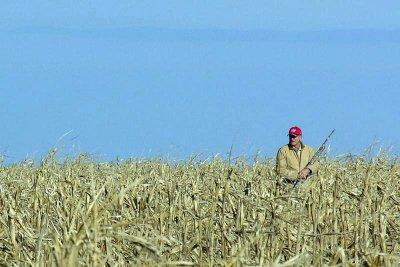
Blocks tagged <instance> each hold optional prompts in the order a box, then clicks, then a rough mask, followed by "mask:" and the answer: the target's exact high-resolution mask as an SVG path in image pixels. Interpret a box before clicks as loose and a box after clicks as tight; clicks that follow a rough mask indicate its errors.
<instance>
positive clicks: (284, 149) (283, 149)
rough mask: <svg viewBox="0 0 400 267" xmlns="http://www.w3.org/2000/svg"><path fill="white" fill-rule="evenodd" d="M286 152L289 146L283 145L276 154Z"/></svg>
mask: <svg viewBox="0 0 400 267" xmlns="http://www.w3.org/2000/svg"><path fill="white" fill-rule="evenodd" d="M286 151H289V145H288V144H286V145H284V146H281V147H280V148H279V149H278V153H284V152H286Z"/></svg>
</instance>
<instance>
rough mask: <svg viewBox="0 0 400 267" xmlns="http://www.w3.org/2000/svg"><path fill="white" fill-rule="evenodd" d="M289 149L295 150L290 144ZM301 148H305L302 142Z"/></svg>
mask: <svg viewBox="0 0 400 267" xmlns="http://www.w3.org/2000/svg"><path fill="white" fill-rule="evenodd" d="M288 147H289V149H290V150H295V149H294V148H293V147H292V146H291V145H290V144H288ZM300 148H301V150H303V148H304V144H303V142H300Z"/></svg>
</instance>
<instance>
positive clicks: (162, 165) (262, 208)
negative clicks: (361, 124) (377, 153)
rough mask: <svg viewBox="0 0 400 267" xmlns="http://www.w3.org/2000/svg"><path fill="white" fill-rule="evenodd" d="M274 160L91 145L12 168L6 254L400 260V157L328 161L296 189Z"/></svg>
mask: <svg viewBox="0 0 400 267" xmlns="http://www.w3.org/2000/svg"><path fill="white" fill-rule="evenodd" d="M274 167H275V166H274V161H273V160H268V159H266V160H258V161H255V162H254V163H251V164H249V163H248V162H247V161H246V160H243V159H241V158H237V159H235V160H233V161H232V162H228V161H226V160H222V159H218V158H214V159H212V160H207V161H204V162H201V161H196V160H195V159H194V158H193V159H189V160H187V161H185V162H166V161H163V160H160V159H149V160H145V159H131V160H125V161H117V162H106V163H102V162H96V161H94V160H92V159H90V157H88V156H85V155H81V156H78V157H76V158H73V159H66V160H63V161H62V162H61V161H58V160H56V159H55V157H54V155H49V156H47V157H46V158H44V159H43V160H42V161H41V163H40V164H34V163H33V162H32V161H29V160H26V161H24V162H21V163H18V164H14V165H10V166H6V167H5V166H3V167H1V171H0V264H2V265H7V266H13V265H27V266H79V265H82V266H86V265H90V266H126V265H147V266H149V265H151V266H153V265H163V266H193V265H194V266H203V265H206V266H211V265H216V266H310V265H312V266H399V265H400V165H399V164H398V163H397V162H396V161H395V160H393V159H391V160H390V159H388V158H387V157H378V158H374V159H371V160H367V159H365V158H362V157H351V158H347V159H343V158H342V159H330V160H325V161H323V162H321V167H320V171H319V173H318V175H316V176H314V177H313V178H311V179H310V180H309V181H308V182H307V183H306V184H304V185H302V186H301V187H296V188H293V186H292V185H287V184H283V183H282V182H281V181H280V179H279V178H278V177H277V176H276V174H275V172H274Z"/></svg>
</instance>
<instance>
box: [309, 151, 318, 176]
mask: <svg viewBox="0 0 400 267" xmlns="http://www.w3.org/2000/svg"><path fill="white" fill-rule="evenodd" d="M314 154H315V152H314V149H312V148H310V160H311V159H312V157H313V156H314ZM307 168H309V169H310V170H311V174H316V173H317V172H318V170H319V162H318V161H315V162H314V163H313V164H310V165H308V166H307Z"/></svg>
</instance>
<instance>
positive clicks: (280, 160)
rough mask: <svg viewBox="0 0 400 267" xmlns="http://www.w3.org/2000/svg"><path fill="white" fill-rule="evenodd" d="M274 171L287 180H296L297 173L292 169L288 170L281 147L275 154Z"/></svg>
mask: <svg viewBox="0 0 400 267" xmlns="http://www.w3.org/2000/svg"><path fill="white" fill-rule="evenodd" d="M276 173H277V174H278V175H279V176H281V177H284V178H287V179H289V180H297V175H298V173H297V172H296V171H293V170H288V168H287V163H286V158H285V155H284V154H283V152H282V150H281V149H280V150H279V151H278V154H277V155H276Z"/></svg>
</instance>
